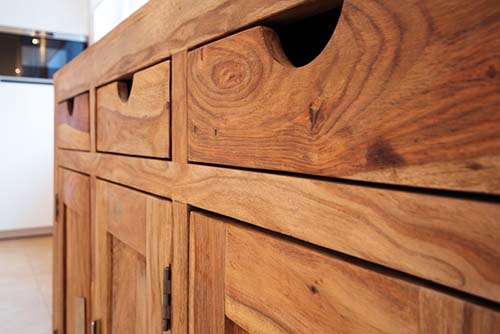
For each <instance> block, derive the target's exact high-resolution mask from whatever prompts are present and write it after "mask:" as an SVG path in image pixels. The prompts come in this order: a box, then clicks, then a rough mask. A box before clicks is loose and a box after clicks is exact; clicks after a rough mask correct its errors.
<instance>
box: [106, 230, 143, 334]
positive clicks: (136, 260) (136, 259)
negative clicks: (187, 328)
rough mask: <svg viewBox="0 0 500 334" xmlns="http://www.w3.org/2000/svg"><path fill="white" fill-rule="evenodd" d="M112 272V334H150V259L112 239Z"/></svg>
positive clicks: (116, 239)
mask: <svg viewBox="0 0 500 334" xmlns="http://www.w3.org/2000/svg"><path fill="white" fill-rule="evenodd" d="M110 269H111V273H112V274H111V277H110V279H111V304H110V308H109V309H110V313H111V314H110V321H111V332H110V333H116V334H118V333H120V334H122V333H123V334H141V333H147V331H146V317H147V309H146V307H147V306H146V293H145V291H146V259H145V258H144V256H142V255H141V254H139V253H137V252H136V251H135V250H134V249H132V248H130V247H129V246H128V245H126V244H124V243H122V242H121V241H120V240H119V239H118V238H115V237H112V248H111V268H110Z"/></svg>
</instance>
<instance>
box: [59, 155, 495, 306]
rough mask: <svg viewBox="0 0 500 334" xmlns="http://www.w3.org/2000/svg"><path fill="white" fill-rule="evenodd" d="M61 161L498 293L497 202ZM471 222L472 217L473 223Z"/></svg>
mask: <svg viewBox="0 0 500 334" xmlns="http://www.w3.org/2000/svg"><path fill="white" fill-rule="evenodd" d="M59 158H60V161H61V163H62V164H63V165H66V166H68V167H71V168H73V169H76V170H82V171H84V172H86V173H92V174H94V173H95V174H97V175H99V176H100V177H102V178H105V179H108V180H111V181H115V182H118V183H128V184H129V185H130V186H133V187H135V188H138V189H142V190H144V191H148V192H154V193H157V194H159V195H161V196H164V197H168V198H173V199H176V200H178V201H181V202H185V203H190V204H191V205H193V206H196V207H199V208H203V209H206V210H209V211H213V212H217V213H220V214H223V215H226V216H229V217H232V218H236V219H239V220H242V221H245V222H248V223H251V224H255V225H258V226H261V227H264V228H267V229H270V230H274V231H277V232H280V233H283V234H286V235H290V236H293V237H296V238H298V239H302V240H305V241H308V242H311V243H314V244H317V245H320V246H323V247H327V248H330V249H334V250H337V251H340V252H343V253H346V254H350V255H353V256H356V257H359V258H362V259H366V260H368V261H372V262H376V263H379V264H382V265H385V266H388V267H391V268H395V269H398V270H401V271H404V272H407V273H410V274H413V275H417V276H420V277H424V278H426V279H429V280H432V281H435V282H438V283H441V284H444V285H448V286H451V287H454V288H456V289H459V290H463V291H467V292H470V293H472V294H477V295H479V296H482V297H484V298H488V299H492V300H495V301H497V302H499V301H500V288H499V287H500V279H499V278H500V272H499V270H500V269H499V268H500V265H499V261H500V250H499V248H498V245H499V244H500V234H499V233H498V232H497V231H498V230H499V224H500V205H498V203H493V202H483V201H478V200H468V199H460V198H453V197H445V196H438V195H431V194H425V193H415V192H407V191H403V190H394V189H387V188H374V187H366V186H358V185H348V184H343V183H338V182H330V181H321V180H312V179H308V178H299V177H292V176H282V175H271V174H262V173H257V172H249V171H239V170H231V169H225V168H216V167H208V166H197V165H183V164H176V163H172V162H166V161H157V160H151V159H139V158H132V157H118V156H106V155H91V154H88V153H84V152H67V151H60V152H59ZM471 222H473V223H471Z"/></svg>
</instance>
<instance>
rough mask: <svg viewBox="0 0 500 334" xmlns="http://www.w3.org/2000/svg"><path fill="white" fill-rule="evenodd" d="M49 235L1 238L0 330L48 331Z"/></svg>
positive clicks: (17, 333) (14, 333) (23, 333)
mask: <svg viewBox="0 0 500 334" xmlns="http://www.w3.org/2000/svg"><path fill="white" fill-rule="evenodd" d="M51 291H52V238H51V237H38V238H26V239H17V240H0V333H9V334H26V333H30V334H49V333H51V327H52V326H51V321H52V320H51V303H52V292H51Z"/></svg>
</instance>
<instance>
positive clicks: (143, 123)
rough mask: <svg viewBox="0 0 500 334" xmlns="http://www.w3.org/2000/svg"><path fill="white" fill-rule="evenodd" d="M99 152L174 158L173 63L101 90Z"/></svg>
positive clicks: (143, 71)
mask: <svg viewBox="0 0 500 334" xmlns="http://www.w3.org/2000/svg"><path fill="white" fill-rule="evenodd" d="M97 150H98V151H102V152H114V153H123V154H130V155H139V156H150V157H156V158H168V157H170V61H165V62H163V63H160V64H158V65H154V66H152V67H150V68H147V69H145V70H142V71H140V72H137V73H135V74H134V76H133V78H132V79H131V80H125V81H116V82H112V83H110V84H108V85H106V86H103V87H101V88H98V89H97Z"/></svg>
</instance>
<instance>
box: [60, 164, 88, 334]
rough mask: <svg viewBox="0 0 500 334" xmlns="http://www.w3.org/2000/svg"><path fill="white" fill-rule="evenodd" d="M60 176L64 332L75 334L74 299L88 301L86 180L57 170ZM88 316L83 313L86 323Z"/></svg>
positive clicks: (77, 316) (75, 302)
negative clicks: (63, 235) (63, 253)
mask: <svg viewBox="0 0 500 334" xmlns="http://www.w3.org/2000/svg"><path fill="white" fill-rule="evenodd" d="M60 177H61V180H60V186H61V188H60V194H61V202H62V204H61V205H62V209H63V210H62V212H61V217H60V219H61V221H62V223H63V224H64V226H65V228H64V230H65V237H64V239H65V240H64V245H65V246H64V248H65V263H64V268H65V270H64V282H65V291H64V300H65V305H64V314H65V324H66V325H65V327H66V330H65V333H66V334H77V333H79V332H77V331H76V329H77V328H80V327H81V326H77V325H78V324H79V320H81V317H82V315H81V314H77V312H81V310H79V309H77V306H78V305H77V300H79V299H80V298H84V299H85V300H87V301H88V300H90V178H89V177H88V176H85V175H82V174H79V173H76V172H72V171H68V170H61V173H60ZM84 310H85V308H84ZM89 316H90V312H87V317H86V319H85V320H86V323H87V324H88V323H89V322H88V320H89ZM83 317H85V315H83Z"/></svg>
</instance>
